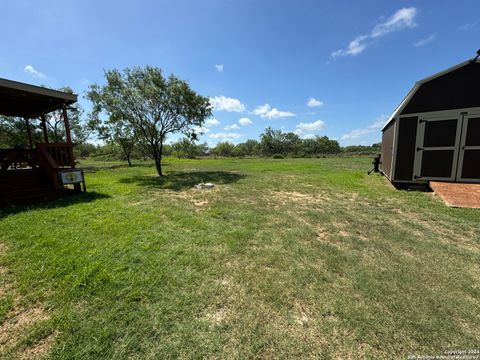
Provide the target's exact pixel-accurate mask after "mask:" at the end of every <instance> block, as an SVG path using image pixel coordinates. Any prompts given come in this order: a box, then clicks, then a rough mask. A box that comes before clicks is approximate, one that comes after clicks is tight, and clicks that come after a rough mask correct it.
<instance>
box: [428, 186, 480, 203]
mask: <svg viewBox="0 0 480 360" xmlns="http://www.w3.org/2000/svg"><path fill="white" fill-rule="evenodd" d="M430 188H431V189H432V190H433V191H434V192H435V194H436V195H438V197H439V198H440V199H442V200H443V202H444V203H445V204H446V205H448V206H450V207H456V208H469V209H480V184H461V183H447V182H436V181H431V182H430Z"/></svg>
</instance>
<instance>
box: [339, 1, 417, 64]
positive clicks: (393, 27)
mask: <svg viewBox="0 0 480 360" xmlns="http://www.w3.org/2000/svg"><path fill="white" fill-rule="evenodd" d="M417 13H418V11H417V9H416V8H414V7H409V8H402V9H400V10H398V11H397V12H396V13H395V14H393V15H392V16H390V17H389V18H388V19H387V20H386V21H384V22H382V23H379V24H377V25H375V27H374V28H373V29H372V31H371V32H370V33H369V34H366V35H358V36H356V37H355V38H354V39H353V40H352V41H350V43H349V44H348V45H347V47H345V48H343V49H339V50H337V51H334V52H332V53H331V54H330V56H331V57H332V58H333V59H336V58H339V57H342V56H347V55H350V56H355V55H358V54H361V53H362V52H363V51H365V49H366V48H367V47H368V46H369V45H370V44H371V42H372V41H373V40H375V39H378V38H381V37H382V36H385V35H387V34H390V33H392V32H395V31H400V30H403V29H408V28H413V27H415V26H416V25H417V24H416V23H415V17H416V16H417Z"/></svg>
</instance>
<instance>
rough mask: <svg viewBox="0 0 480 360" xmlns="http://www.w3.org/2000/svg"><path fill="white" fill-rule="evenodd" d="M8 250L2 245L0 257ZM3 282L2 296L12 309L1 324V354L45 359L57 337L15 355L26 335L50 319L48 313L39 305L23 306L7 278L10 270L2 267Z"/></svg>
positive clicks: (51, 336) (20, 298)
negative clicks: (8, 299) (10, 302)
mask: <svg viewBox="0 0 480 360" xmlns="http://www.w3.org/2000/svg"><path fill="white" fill-rule="evenodd" d="M6 252H7V248H6V247H5V246H4V245H3V244H0V256H4V255H5V254H6ZM1 270H2V273H1V275H2V282H1V283H0V296H1V297H5V298H6V297H10V298H11V299H12V308H11V309H10V311H8V313H7V314H6V316H5V317H4V320H3V322H1V323H0V354H6V353H12V352H13V353H14V354H15V355H13V358H20V359H37V358H40V357H43V356H44V355H45V354H46V353H47V352H48V350H49V349H50V347H51V346H52V344H53V343H54V340H55V336H53V334H52V335H50V336H49V337H47V338H45V339H43V340H41V341H40V342H38V343H36V344H33V345H32V346H30V347H27V348H24V349H23V350H22V352H21V353H15V351H16V348H17V347H18V345H19V344H20V342H21V340H22V338H24V336H25V334H26V333H27V332H28V331H29V330H30V329H31V328H32V327H33V326H35V325H36V324H38V323H40V322H42V321H46V320H48V319H49V315H48V314H47V313H46V311H45V310H44V309H43V308H42V307H41V306H38V305H32V306H27V305H24V304H22V297H21V296H20V294H19V293H18V292H17V291H16V290H15V283H14V281H13V280H12V279H9V278H7V273H8V268H6V267H5V266H1Z"/></svg>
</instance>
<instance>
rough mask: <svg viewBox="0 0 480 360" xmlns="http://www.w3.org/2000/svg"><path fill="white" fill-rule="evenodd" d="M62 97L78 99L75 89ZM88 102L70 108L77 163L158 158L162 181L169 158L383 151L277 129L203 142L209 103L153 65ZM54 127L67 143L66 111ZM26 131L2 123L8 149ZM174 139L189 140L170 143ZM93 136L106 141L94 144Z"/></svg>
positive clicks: (108, 74)
mask: <svg viewBox="0 0 480 360" xmlns="http://www.w3.org/2000/svg"><path fill="white" fill-rule="evenodd" d="M60 90H63V91H66V92H70V93H71V92H73V91H72V90H71V89H70V88H62V89H60ZM86 98H87V99H89V100H90V101H91V103H92V110H91V111H90V112H89V113H88V114H86V115H85V116H83V115H84V111H83V109H82V108H81V107H80V105H79V104H78V103H77V104H74V105H73V106H70V107H69V109H68V112H69V119H70V127H71V131H72V140H73V141H74V143H75V144H76V147H75V150H74V151H75V153H76V157H98V158H102V159H104V160H113V159H122V160H125V161H126V162H128V164H129V165H130V166H131V165H132V159H142V160H146V159H152V160H154V162H155V165H156V169H157V171H158V174H159V175H160V176H161V175H162V162H161V161H162V157H164V156H173V157H177V158H197V157H204V156H211V157H248V156H257V157H258V156H263V157H273V158H284V157H320V156H330V155H339V154H358V155H370V154H373V153H377V152H379V150H380V144H374V145H372V146H360V145H355V146H347V147H341V146H340V145H339V143H338V142H337V141H336V140H333V139H329V138H328V137H327V136H315V137H312V138H301V137H300V136H298V135H297V134H295V133H293V132H284V131H282V130H275V129H272V128H271V127H268V128H266V129H265V130H264V132H263V133H262V134H261V135H260V138H259V139H258V140H255V139H249V140H246V141H245V142H242V143H239V144H233V143H231V142H228V141H222V142H219V143H218V144H216V145H215V146H213V147H210V146H208V144H207V143H198V135H199V133H198V130H199V129H201V128H202V126H203V125H204V123H205V120H206V119H207V118H208V117H210V116H211V114H212V107H211V105H210V103H209V99H208V98H207V97H203V96H201V95H199V94H197V93H196V92H194V91H193V90H192V89H191V88H190V86H189V84H188V83H187V82H185V81H183V80H180V79H178V78H176V77H175V76H173V75H170V76H169V77H164V76H163V74H162V71H161V69H159V68H154V67H149V66H146V67H144V68H139V67H136V68H133V69H125V70H124V71H123V72H120V71H118V70H109V71H105V84H104V85H97V84H93V85H91V86H90V88H89V89H88V91H87V93H86ZM46 120H47V133H48V138H49V139H50V141H51V142H64V141H65V129H64V126H63V119H62V116H61V112H60V111H54V112H52V113H50V114H48V115H47V119H46ZM35 122H36V123H35ZM30 129H31V133H32V138H33V141H34V142H43V141H44V140H43V133H42V131H41V130H40V126H39V124H38V120H32V122H31V124H30ZM26 132H27V131H26V122H25V120H24V119H20V118H7V117H0V148H9V147H27V146H28V140H27V136H26ZM172 134H183V137H182V138H180V139H179V140H177V141H175V142H173V143H169V142H168V141H167V140H168V137H170V136H171V135H172ZM91 135H95V138H96V139H98V140H100V141H97V144H92V143H91V138H92V136H91ZM89 141H90V142H89Z"/></svg>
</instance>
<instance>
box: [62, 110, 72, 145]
mask: <svg viewBox="0 0 480 360" xmlns="http://www.w3.org/2000/svg"><path fill="white" fill-rule="evenodd" d="M62 110H63V123H64V124H65V134H66V136H67V144H72V138H71V136H70V123H69V122H68V115H67V106H66V105H65V104H63V106H62Z"/></svg>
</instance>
